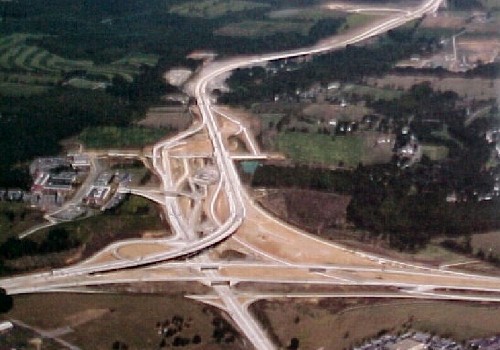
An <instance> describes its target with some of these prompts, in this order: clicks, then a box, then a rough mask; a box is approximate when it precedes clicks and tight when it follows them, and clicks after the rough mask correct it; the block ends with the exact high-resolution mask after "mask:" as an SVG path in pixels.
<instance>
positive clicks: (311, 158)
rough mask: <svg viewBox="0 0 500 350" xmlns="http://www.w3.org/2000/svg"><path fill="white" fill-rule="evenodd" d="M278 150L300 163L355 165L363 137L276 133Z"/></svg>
mask: <svg viewBox="0 0 500 350" xmlns="http://www.w3.org/2000/svg"><path fill="white" fill-rule="evenodd" d="M277 144H278V150H279V151H280V152H283V153H285V154H286V155H287V156H288V157H290V158H291V159H292V160H294V161H297V162H301V163H321V164H325V165H337V164H338V163H339V162H344V164H345V165H347V166H356V165H357V164H358V163H359V162H360V161H361V157H362V148H363V139H362V138H360V137H359V136H336V137H332V136H329V135H323V134H309V133H298V132H285V133H280V134H279V135H278V143H277Z"/></svg>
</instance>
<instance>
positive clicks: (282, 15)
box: [267, 7, 345, 21]
mask: <svg viewBox="0 0 500 350" xmlns="http://www.w3.org/2000/svg"><path fill="white" fill-rule="evenodd" d="M267 16H268V17H269V18H273V19H292V20H296V19H302V20H314V21H317V20H320V19H324V18H340V17H345V13H343V12H339V11H335V10H329V9H325V8H323V7H311V8H288V9H282V10H275V11H271V12H269V13H268V14H267Z"/></svg>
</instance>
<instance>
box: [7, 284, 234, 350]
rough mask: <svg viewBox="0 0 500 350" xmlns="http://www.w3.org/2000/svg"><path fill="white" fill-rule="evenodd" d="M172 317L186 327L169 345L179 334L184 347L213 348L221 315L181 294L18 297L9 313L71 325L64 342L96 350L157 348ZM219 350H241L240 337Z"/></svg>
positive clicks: (41, 323) (42, 324) (54, 325)
mask: <svg viewBox="0 0 500 350" xmlns="http://www.w3.org/2000/svg"><path fill="white" fill-rule="evenodd" d="M46 310H51V311H50V312H45V311H46ZM174 316H177V317H180V318H182V324H183V326H184V327H182V330H181V331H179V332H176V334H175V335H174V336H170V337H166V338H165V340H166V344H169V345H170V346H171V343H172V341H173V338H175V336H180V337H184V338H188V339H189V343H190V344H189V345H187V346H184V347H183V349H214V348H213V346H214V344H215V343H216V342H215V339H213V338H212V331H213V329H214V328H215V326H214V325H213V322H214V320H215V319H219V320H220V319H221V318H220V316H219V312H218V311H215V310H214V309H212V308H209V307H206V306H204V305H202V304H198V303H196V302H194V301H191V300H188V299H186V298H184V297H183V296H182V295H181V294H180V293H177V294H175V293H172V294H169V295H126V294H104V295H103V294H87V295H85V294H66V295H65V297H64V298H61V295H60V294H39V295H22V296H17V297H15V298H14V308H13V309H12V310H11V311H10V312H9V313H8V314H6V315H5V317H6V318H15V319H19V320H21V321H23V322H25V323H27V324H28V325H30V326H35V327H39V328H41V329H44V330H54V329H63V328H65V327H69V331H68V332H67V333H66V334H64V332H63V335H62V336H61V338H63V339H64V340H66V341H68V342H70V343H72V344H75V345H78V346H79V347H81V348H85V349H96V350H100V349H103V350H104V349H106V350H107V349H112V348H113V344H114V343H115V342H117V341H118V342H121V343H123V344H126V345H127V347H128V349H157V348H159V344H160V343H161V342H162V338H163V337H162V336H161V335H160V334H158V329H159V327H158V326H157V323H158V322H159V323H160V324H162V323H164V322H165V321H167V320H168V321H170V322H171V321H172V319H173V317H174ZM137 320H141V322H137ZM170 322H169V323H170ZM222 322H223V324H225V321H222ZM228 326H229V325H228ZM229 327H231V326H229ZM195 335H198V336H199V337H200V338H201V341H200V342H199V344H193V343H192V342H191V340H192V339H193V337H194V336H195ZM226 337H227V335H226ZM43 348H45V347H43ZM215 348H216V349H243V348H242V346H241V343H240V342H239V341H238V339H237V338H235V339H234V340H233V342H232V343H227V344H224V341H223V342H222V344H218V345H217V347H215Z"/></svg>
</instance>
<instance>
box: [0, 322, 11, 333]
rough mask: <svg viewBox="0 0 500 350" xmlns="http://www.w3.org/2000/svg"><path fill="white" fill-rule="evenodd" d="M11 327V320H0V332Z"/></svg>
mask: <svg viewBox="0 0 500 350" xmlns="http://www.w3.org/2000/svg"><path fill="white" fill-rule="evenodd" d="M12 328H14V325H13V324H12V322H10V321H3V322H0V332H1V333H3V332H7V331H9V330H11V329H12Z"/></svg>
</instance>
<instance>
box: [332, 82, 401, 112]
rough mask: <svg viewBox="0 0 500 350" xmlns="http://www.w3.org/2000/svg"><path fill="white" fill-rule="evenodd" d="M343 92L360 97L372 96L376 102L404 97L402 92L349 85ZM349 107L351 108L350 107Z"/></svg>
mask: <svg viewBox="0 0 500 350" xmlns="http://www.w3.org/2000/svg"><path fill="white" fill-rule="evenodd" d="M342 91H343V92H344V93H345V94H348V95H350V94H352V95H358V96H370V97H372V98H373V99H375V100H392V99H395V98H398V97H400V96H401V95H402V93H403V92H402V91H399V90H394V89H386V88H378V87H373V86H367V85H359V84H347V85H346V86H344V88H343V89H342ZM348 107H349V106H348Z"/></svg>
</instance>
